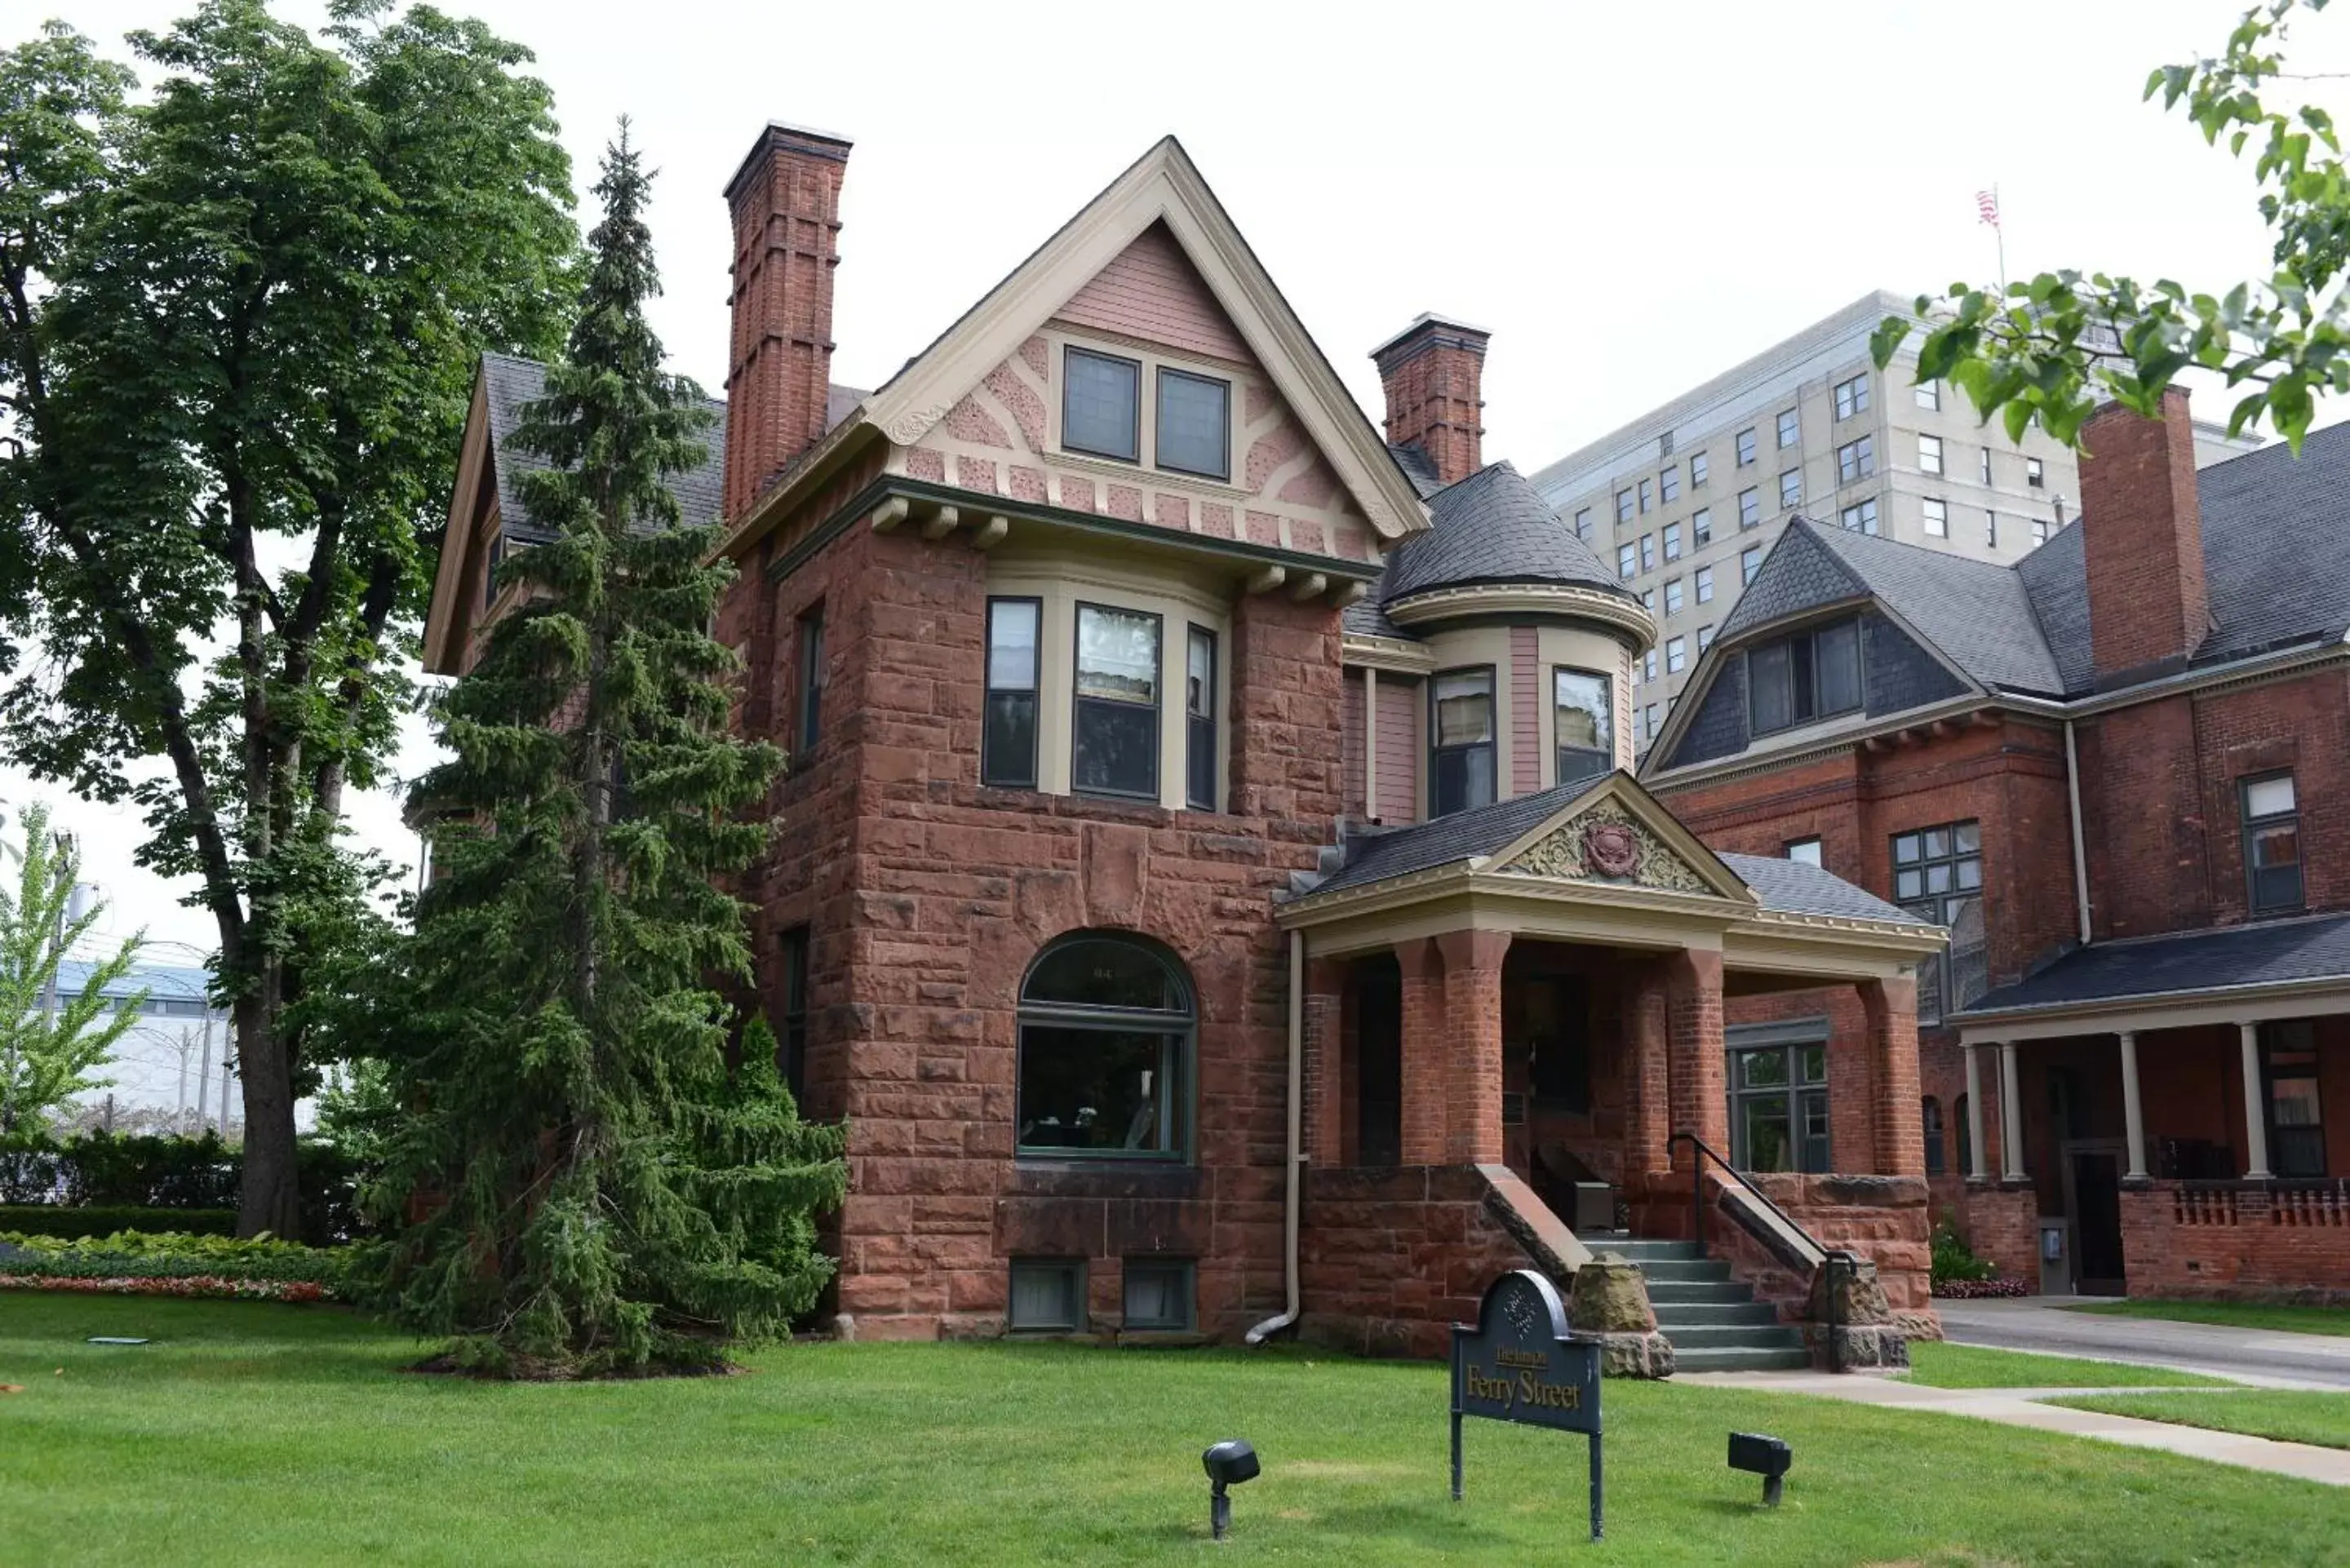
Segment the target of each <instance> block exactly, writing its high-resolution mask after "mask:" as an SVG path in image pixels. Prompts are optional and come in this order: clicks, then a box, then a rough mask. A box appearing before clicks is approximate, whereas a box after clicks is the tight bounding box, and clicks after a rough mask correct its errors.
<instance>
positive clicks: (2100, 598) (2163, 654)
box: [2080, 388, 2210, 678]
mask: <svg viewBox="0 0 2350 1568" xmlns="http://www.w3.org/2000/svg"><path fill="white" fill-rule="evenodd" d="M2081 447H2082V454H2081V522H2080V527H2081V530H2082V548H2083V550H2084V552H2085V556H2086V558H2087V566H2088V570H2087V576H2088V589H2089V618H2090V631H2091V640H2092V642H2093V643H2094V644H2095V649H2096V668H2097V674H2098V675H2099V677H2101V678H2103V677H2106V676H2109V675H2114V674H2116V673H2118V672H2121V671H2125V670H2142V669H2144V668H2145V667H2146V666H2148V665H2153V664H2158V663H2160V662H2161V661H2163V660H2166V659H2184V658H2185V656H2186V655H2188V654H2190V653H2192V652H2193V651H2194V650H2195V649H2196V648H2197V647H2199V645H2200V644H2201V643H2202V641H2203V639H2204V637H2205V636H2206V635H2207V634H2208V633H2209V632H2210V606H2209V602H2208V600H2207V599H2206V597H2205V594H2204V586H2203V524H2202V512H2201V507H2200V504H2199V500H2198V498H2197V494H2196V487H2195V432H2194V428H2193V425H2192V423H2191V421H2190V419H2189V413H2188V407H2187V394H2186V393H2185V392H2184V391H2181V390H2178V389H2175V388H2174V389H2171V390H2170V391H2168V392H2166V393H2164V394H2163V399H2162V418H2160V419H2159V420H2148V419H2146V418H2143V417H2141V416H2140V415H2137V414H2135V413H2132V412H2131V411H2130V410H2127V409H2125V408H2123V407H2122V406H2121V405H2120V404H2118V403H2115V404H2109V405H2107V406H2106V408H2105V409H2104V410H2100V411H2099V412H2098V413H2097V414H2096V415H2095V417H2094V418H2092V419H2091V420H2090V421H2089V422H2088V424H2087V425H2086V426H2085V427H2084V428H2083V430H2082V431H2081Z"/></svg>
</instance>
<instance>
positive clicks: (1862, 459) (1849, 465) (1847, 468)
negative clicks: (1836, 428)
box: [1836, 436, 1877, 484]
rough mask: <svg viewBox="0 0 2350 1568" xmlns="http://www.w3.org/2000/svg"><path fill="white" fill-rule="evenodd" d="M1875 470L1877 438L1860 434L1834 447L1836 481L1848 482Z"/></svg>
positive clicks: (1862, 477) (1861, 477) (1863, 477)
mask: <svg viewBox="0 0 2350 1568" xmlns="http://www.w3.org/2000/svg"><path fill="white" fill-rule="evenodd" d="M1875 472H1877V438H1876V437H1875V436H1862V437H1861V438H1860V439H1859V440H1857V441H1846V442H1845V443H1844V444H1843V445H1842V446H1840V447H1838V448H1836V483H1839V484H1850V483H1852V482H1853V481H1854V480H1856V479H1866V478H1867V477H1868V476H1869V475H1870V474H1872V473H1875Z"/></svg>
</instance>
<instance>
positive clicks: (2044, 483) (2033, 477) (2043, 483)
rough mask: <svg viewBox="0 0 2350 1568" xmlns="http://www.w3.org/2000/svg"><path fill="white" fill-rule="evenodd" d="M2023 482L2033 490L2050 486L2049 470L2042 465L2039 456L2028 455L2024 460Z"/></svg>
mask: <svg viewBox="0 0 2350 1568" xmlns="http://www.w3.org/2000/svg"><path fill="white" fill-rule="evenodd" d="M2023 483H2025V484H2026V485H2028V486H2029V487H2031V488H2032V489H2033V490H2045V489H2046V488H2048V472H2047V470H2045V469H2043V468H2042V467H2041V466H2040V460H2039V459H2038V458H2036V457H2027V458H2025V459H2024V460H2023Z"/></svg>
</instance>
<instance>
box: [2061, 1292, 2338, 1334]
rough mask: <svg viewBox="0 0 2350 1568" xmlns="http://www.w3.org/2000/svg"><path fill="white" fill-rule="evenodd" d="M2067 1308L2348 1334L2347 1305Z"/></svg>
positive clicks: (2095, 1304) (2149, 1303) (2232, 1325)
mask: <svg viewBox="0 0 2350 1568" xmlns="http://www.w3.org/2000/svg"><path fill="white" fill-rule="evenodd" d="M2064 1310H2065V1311H2066V1312H2087V1313H2097V1314H2102V1315H2104V1316H2106V1317H2153V1318H2161V1319H2163V1320H2165V1321H2166V1322H2169V1323H2216V1324H2220V1326H2221V1327H2223V1328H2252V1329H2260V1330H2262V1331H2263V1332H2266V1331H2269V1330H2277V1331H2281V1332H2282V1333H2285V1334H2350V1307H2314V1306H2263V1305H2262V1304H2260V1303H2257V1302H2167V1301H2156V1300H2151V1299H2149V1300H2145V1301H2136V1300H2133V1301H2116V1302H2090V1303H2083V1304H2081V1305H2077V1306H2068V1307H2066V1308H2065V1309H2064Z"/></svg>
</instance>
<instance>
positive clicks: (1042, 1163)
mask: <svg viewBox="0 0 2350 1568" xmlns="http://www.w3.org/2000/svg"><path fill="white" fill-rule="evenodd" d="M1199 1190H1200V1168H1199V1167H1198V1166H1196V1165H1192V1164H1191V1163H1189V1162H1188V1161H1184V1160H1179V1159H1175V1158H1166V1157H1147V1156H1146V1157H1128V1158H1125V1159H1079V1158H1069V1157H1066V1156H1046V1155H1037V1154H1019V1155H1014V1157H1013V1160H1012V1180H1011V1183H1010V1185H1009V1187H1008V1188H1007V1189H1006V1191H1007V1192H1009V1193H1011V1194H1013V1195H1014V1196H1019V1197H1029V1198H1053V1197H1067V1198H1191V1197H1196V1196H1198V1194H1199Z"/></svg>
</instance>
